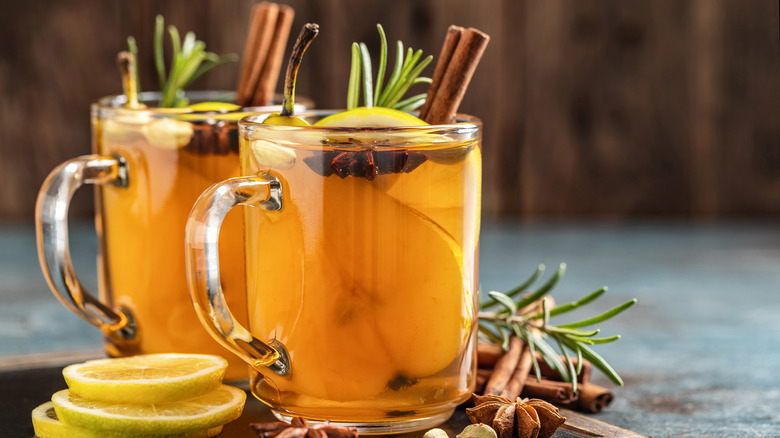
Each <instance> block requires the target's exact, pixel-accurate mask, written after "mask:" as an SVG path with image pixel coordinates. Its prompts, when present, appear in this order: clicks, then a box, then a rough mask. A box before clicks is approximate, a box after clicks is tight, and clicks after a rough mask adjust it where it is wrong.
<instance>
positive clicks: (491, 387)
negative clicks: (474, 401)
mask: <svg viewBox="0 0 780 438" xmlns="http://www.w3.org/2000/svg"><path fill="white" fill-rule="evenodd" d="M523 346H524V342H523V341H521V340H520V338H518V337H517V336H512V337H511V338H509V349H508V350H507V352H506V353H504V355H503V356H501V357H500V358H499V359H498V361H497V362H496V365H495V367H494V368H493V374H492V375H491V376H490V380H488V382H487V384H486V385H485V391H484V394H485V395H488V394H494V395H499V394H501V393H502V392H503V391H504V388H506V385H507V384H508V383H509V380H510V379H511V378H512V375H513V374H514V372H515V369H517V364H518V363H519V362H520V355H521V353H522V351H523Z"/></svg>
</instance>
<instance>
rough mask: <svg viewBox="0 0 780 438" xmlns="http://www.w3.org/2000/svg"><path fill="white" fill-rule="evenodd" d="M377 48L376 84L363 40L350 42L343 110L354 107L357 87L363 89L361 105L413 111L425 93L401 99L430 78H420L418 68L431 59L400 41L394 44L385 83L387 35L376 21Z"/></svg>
mask: <svg viewBox="0 0 780 438" xmlns="http://www.w3.org/2000/svg"><path fill="white" fill-rule="evenodd" d="M376 28H377V30H378V31H379V39H380V41H381V48H380V50H381V51H380V54H379V68H378V70H377V75H376V85H374V84H373V72H372V68H371V54H370V53H369V51H368V47H367V46H366V45H365V43H360V44H358V43H352V64H351V66H350V73H349V88H348V90H347V109H353V108H357V107H358V106H359V102H360V89H361V85H362V89H363V106H366V107H369V108H370V107H373V106H381V107H387V108H394V109H397V110H400V111H407V112H408V111H414V110H416V109H418V108H420V107H421V106H422V105H423V103H425V97H426V95H427V94H426V93H420V94H416V95H414V96H412V97H409V98H407V99H404V100H401V98H403V97H404V95H405V94H406V93H407V92H408V91H409V88H411V86H412V85H415V84H421V83H427V84H430V83H431V79H430V78H427V77H421V76H420V74H422V71H423V70H424V69H425V67H427V66H428V64H430V63H431V61H432V60H433V56H430V55H428V56H427V57H425V58H424V59H422V60H420V58H422V50H417V51H414V50H413V49H412V48H411V47H410V48H408V49H407V50H406V56H404V45H403V43H402V42H401V41H398V42H397V43H396V56H395V65H394V67H393V71H392V73H391V74H390V79H388V81H387V84H385V83H384V82H385V70H386V68H387V37H386V36H385V31H384V29H383V28H382V25H380V24H377V26H376Z"/></svg>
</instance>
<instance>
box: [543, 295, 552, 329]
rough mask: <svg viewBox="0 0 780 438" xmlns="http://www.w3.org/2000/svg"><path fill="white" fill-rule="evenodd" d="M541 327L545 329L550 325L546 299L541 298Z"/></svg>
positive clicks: (548, 307)
mask: <svg viewBox="0 0 780 438" xmlns="http://www.w3.org/2000/svg"><path fill="white" fill-rule="evenodd" d="M542 315H544V316H543V318H542V327H543V328H544V327H547V324H549V323H550V306H549V305H548V304H547V297H544V298H542Z"/></svg>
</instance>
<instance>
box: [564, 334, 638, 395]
mask: <svg viewBox="0 0 780 438" xmlns="http://www.w3.org/2000/svg"><path fill="white" fill-rule="evenodd" d="M562 341H563V343H564V344H566V346H568V347H569V348H574V345H577V347H579V348H580V349H581V350H582V356H583V357H584V358H585V359H588V360H589V361H591V363H593V365H594V366H595V367H596V368H598V369H600V370H601V372H603V373H604V374H605V375H606V376H607V377H609V378H610V380H612V381H613V382H615V384H616V385H618V386H623V379H621V378H620V376H619V375H618V373H617V372H616V371H615V370H614V369H613V368H612V367H611V366H610V365H609V364H608V363H607V361H606V360H604V358H603V357H601V356H600V355H599V354H598V353H596V352H595V351H593V350H592V349H591V348H590V347H588V346H587V345H584V344H574V343H573V342H572V341H571V340H569V339H566V338H562Z"/></svg>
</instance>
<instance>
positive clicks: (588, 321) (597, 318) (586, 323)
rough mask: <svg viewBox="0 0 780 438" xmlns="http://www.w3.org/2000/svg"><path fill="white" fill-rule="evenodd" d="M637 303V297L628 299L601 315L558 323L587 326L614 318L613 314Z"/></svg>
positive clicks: (566, 326) (565, 326)
mask: <svg viewBox="0 0 780 438" xmlns="http://www.w3.org/2000/svg"><path fill="white" fill-rule="evenodd" d="M635 303H636V298H634V299H633V300H630V301H626V302H625V303H623V304H621V305H619V306H616V307H613V308H612V309H610V310H607V311H606V312H604V313H602V314H601V315H597V316H594V317H592V318H588V319H583V320H582V321H577V322H572V323H569V324H561V325H558V327H559V328H577V327H587V326H589V325H593V324H597V323H599V322H601V321H605V320H607V319H609V318H612V317H613V316H615V315H617V314H619V313H621V312H622V311H624V310H626V309H628V308H629V307H631V306H633V305H634V304H635Z"/></svg>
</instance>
